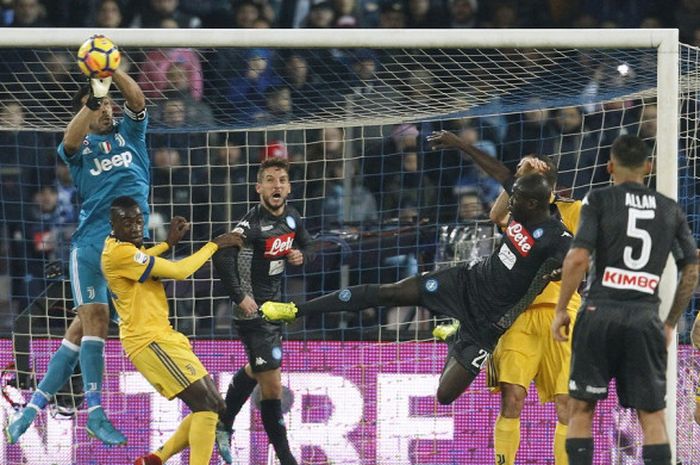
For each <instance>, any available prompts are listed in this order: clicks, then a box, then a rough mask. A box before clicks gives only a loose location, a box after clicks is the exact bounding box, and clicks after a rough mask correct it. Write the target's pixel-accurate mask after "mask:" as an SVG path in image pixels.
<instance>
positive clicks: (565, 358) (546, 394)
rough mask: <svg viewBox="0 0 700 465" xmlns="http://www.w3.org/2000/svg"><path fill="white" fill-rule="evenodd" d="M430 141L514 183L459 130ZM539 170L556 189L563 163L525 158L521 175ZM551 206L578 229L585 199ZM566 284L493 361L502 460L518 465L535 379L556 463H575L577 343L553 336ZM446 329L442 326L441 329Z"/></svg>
mask: <svg viewBox="0 0 700 465" xmlns="http://www.w3.org/2000/svg"><path fill="white" fill-rule="evenodd" d="M428 142H429V143H431V144H432V145H433V147H434V148H443V149H444V148H457V149H460V150H462V151H463V152H464V153H466V154H467V155H469V156H470V157H471V158H472V159H473V160H474V162H475V163H477V164H478V165H479V166H480V167H481V168H482V169H483V170H484V171H486V173H487V174H489V175H491V176H493V177H494V178H495V179H496V180H497V181H499V182H501V184H505V185H506V186H507V184H508V183H509V182H510V181H509V180H510V178H511V174H510V171H509V170H508V168H506V166H505V165H503V164H502V163H501V162H499V161H498V160H496V159H494V158H493V157H490V156H489V155H488V154H486V153H484V152H482V151H481V150H479V149H477V148H476V147H474V146H472V145H469V144H467V143H465V142H464V141H463V140H461V139H460V138H459V137H457V136H456V135H455V134H453V133H451V132H447V131H440V132H435V133H433V134H431V135H430V136H429V137H428ZM532 171H536V172H540V173H542V174H543V175H544V176H545V178H546V179H547V182H548V183H549V185H550V187H551V188H552V190H554V188H555V187H556V183H557V167H556V165H555V164H554V163H553V162H552V161H551V160H550V159H549V158H548V157H543V156H538V155H528V156H526V157H523V159H522V160H521V161H520V164H519V165H518V170H517V172H516V178H517V177H519V176H522V175H524V174H526V173H529V172H532ZM508 200H509V194H508V191H507V190H505V191H503V192H501V194H500V196H499V197H498V198H497V199H496V202H495V203H494V205H493V207H492V209H491V213H490V217H491V220H492V221H493V222H495V223H496V224H497V225H499V226H500V227H501V228H505V227H506V225H507V221H508V211H507V205H508ZM550 210H551V212H552V214H553V215H554V216H555V217H558V218H559V219H560V220H561V221H562V223H563V224H564V226H566V228H567V229H568V230H569V231H573V232H574V233H575V232H576V230H577V229H578V221H579V216H580V213H581V202H580V201H578V200H570V199H564V198H561V197H559V196H557V195H556V194H553V195H552V196H551V198H550ZM559 288H560V284H559V283H558V282H552V283H550V284H549V285H548V286H547V287H546V288H545V289H544V291H543V292H542V294H540V295H539V296H537V298H536V299H535V301H534V302H532V304H531V305H530V306H529V307H528V309H527V311H525V312H523V314H522V315H520V316H519V317H518V318H517V319H516V320H515V323H513V326H511V327H510V328H508V330H507V331H506V332H505V334H504V335H503V336H502V337H501V339H500V340H499V341H498V345H497V346H496V350H495V351H494V353H493V360H492V361H493V363H491V364H489V371H490V373H489V374H490V376H489V380H490V382H492V383H493V384H494V386H493V388H494V391H500V393H501V412H500V415H499V416H498V419H497V420H496V424H495V427H494V452H495V454H496V463H497V464H499V465H513V464H514V463H515V456H516V453H517V451H518V448H519V446H520V414H521V413H522V409H523V406H524V404H525V397H526V396H527V389H528V387H529V386H530V383H531V382H532V381H533V380H534V381H535V387H536V388H537V393H538V396H539V399H540V401H541V402H554V403H555V405H556V414H557V425H556V427H555V429H554V441H553V442H554V460H555V464H556V465H566V464H568V463H569V461H568V458H567V455H566V432H567V424H568V408H567V403H568V400H569V395H568V392H569V391H568V389H569V386H568V381H569V365H570V363H571V343H569V342H566V343H561V342H556V341H554V340H553V339H552V337H551V335H550V333H551V329H550V328H551V325H552V321H553V320H554V308H555V306H556V304H557V299H558V296H559ZM580 304H581V298H580V296H579V295H578V293H575V294H574V295H573V298H572V299H571V301H569V305H568V307H567V311H568V313H569V316H570V318H571V321H572V322H573V321H574V320H575V318H576V311H577V310H578V307H579V306H580ZM440 329H442V330H444V329H445V328H444V327H438V328H436V331H437V330H440Z"/></svg>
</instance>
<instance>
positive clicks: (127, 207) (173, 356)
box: [102, 197, 242, 465]
mask: <svg viewBox="0 0 700 465" xmlns="http://www.w3.org/2000/svg"><path fill="white" fill-rule="evenodd" d="M110 220H111V223H112V234H111V235H110V236H109V237H108V238H107V240H106V241H105V246H104V250H103V252H102V271H103V274H104V277H105V279H106V281H107V286H108V288H109V290H110V294H111V298H112V302H113V303H114V306H115V308H116V310H117V313H119V317H120V320H121V321H120V323H119V338H120V339H121V343H122V346H123V347H124V352H126V355H127V356H128V357H129V360H131V362H132V363H133V364H134V366H135V367H136V369H137V370H138V371H139V372H140V373H141V374H142V375H143V376H144V377H145V378H146V379H147V380H148V382H149V383H151V384H152V385H153V387H154V388H155V389H156V390H157V391H158V392H160V393H161V394H162V395H163V396H164V397H167V398H168V399H173V398H174V397H178V398H179V399H180V400H182V401H183V402H184V403H185V404H186V405H187V406H188V407H189V408H190V410H191V411H192V413H191V414H189V415H188V416H187V417H185V419H183V420H182V422H181V423H180V426H179V427H178V429H177V430H176V431H175V433H174V434H173V435H172V436H171V437H170V439H168V441H166V443H165V444H164V445H163V446H161V447H160V448H159V449H158V450H157V451H155V452H153V453H151V454H148V455H145V456H143V457H139V458H138V459H136V462H135V465H162V464H163V463H164V462H165V461H166V460H168V458H170V457H171V456H172V455H175V454H177V453H178V452H180V451H181V450H182V449H184V448H185V447H187V445H189V446H190V464H192V465H207V464H209V461H210V459H211V454H212V450H213V448H214V436H215V431H216V423H217V421H218V419H219V412H221V411H222V409H223V408H224V400H223V398H222V397H221V393H220V392H219V391H218V389H217V388H216V386H215V385H214V382H213V381H212V379H211V377H210V376H209V374H208V373H207V370H206V369H205V368H204V366H203V365H202V364H201V362H200V361H199V359H198V358H197V356H196V355H195V354H194V352H193V351H192V347H191V346H190V343H189V341H188V340H187V337H186V336H185V335H183V334H182V333H179V332H177V331H175V329H173V327H172V326H170V322H169V320H168V302H167V300H166V297H165V290H164V288H163V283H162V282H161V281H160V280H161V279H185V278H186V277H187V276H189V275H191V274H192V273H194V272H195V271H197V270H198V269H199V268H200V267H201V266H202V265H204V263H206V261H207V260H209V258H211V256H212V255H213V254H214V252H216V251H217V250H219V249H220V248H225V247H240V246H241V245H242V238H241V236H240V235H237V234H233V233H229V234H224V235H222V236H219V237H217V238H216V239H214V240H212V241H211V242H208V243H207V244H206V245H204V246H203V247H202V248H201V249H199V250H198V251H197V252H196V253H194V254H192V255H190V256H189V257H187V258H185V259H183V260H180V261H178V262H172V261H169V260H166V259H164V258H160V257H159V255H160V254H162V253H163V252H165V251H167V250H168V249H169V248H170V247H171V246H172V245H175V244H177V242H178V241H179V240H180V239H181V238H182V237H183V236H184V235H185V233H186V232H187V231H188V229H189V224H188V223H187V222H186V220H185V219H184V218H181V217H175V218H173V220H172V222H171V225H170V232H169V234H168V240H167V242H164V243H161V244H158V245H156V246H154V247H151V248H149V249H146V248H145V247H144V246H143V231H144V229H143V228H144V219H143V213H142V212H141V209H140V208H139V206H138V203H136V202H135V201H134V200H133V199H132V198H131V197H118V198H116V199H115V200H114V201H113V202H112V205H111V210H110Z"/></svg>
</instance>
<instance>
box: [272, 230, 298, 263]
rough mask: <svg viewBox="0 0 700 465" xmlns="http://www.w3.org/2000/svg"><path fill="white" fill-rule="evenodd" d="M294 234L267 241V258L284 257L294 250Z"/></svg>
mask: <svg viewBox="0 0 700 465" xmlns="http://www.w3.org/2000/svg"><path fill="white" fill-rule="evenodd" d="M294 236H295V234H294V233H289V234H283V235H281V236H276V237H270V238H268V239H267V241H265V258H275V257H283V256H285V255H287V254H288V253H289V251H290V250H292V243H293V242H294Z"/></svg>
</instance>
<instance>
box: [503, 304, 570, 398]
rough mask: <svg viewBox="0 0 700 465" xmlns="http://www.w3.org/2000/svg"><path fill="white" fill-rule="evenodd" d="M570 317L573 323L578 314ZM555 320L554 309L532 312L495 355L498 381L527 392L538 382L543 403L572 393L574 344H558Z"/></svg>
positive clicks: (517, 322)
mask: <svg viewBox="0 0 700 465" xmlns="http://www.w3.org/2000/svg"><path fill="white" fill-rule="evenodd" d="M569 316H570V317H571V321H572V322H573V321H574V319H575V318H576V312H574V311H572V310H571V309H569ZM553 319H554V306H552V305H549V304H544V305H537V306H533V307H530V308H528V309H527V310H526V311H525V312H523V313H522V314H521V315H520V316H519V317H518V318H517V319H516V320H515V323H513V326H511V327H510V328H508V330H507V331H506V332H505V333H504V334H503V336H501V338H500V339H499V340H498V344H497V345H496V350H494V352H493V361H492V362H493V366H494V368H495V370H496V376H495V379H497V380H498V382H499V383H509V384H517V385H519V386H523V387H524V388H525V389H528V388H529V387H530V382H531V381H533V380H534V381H535V387H536V388H537V394H538V396H539V398H540V402H552V401H553V400H554V396H555V395H557V394H568V392H569V386H568V384H569V366H570V364H571V341H569V342H566V343H562V342H556V341H555V340H554V338H553V337H552V333H551V327H552V320H553ZM572 329H573V328H572ZM492 376H493V374H492ZM498 390H499V389H498V387H497V386H495V387H494V389H493V391H494V392H495V391H498Z"/></svg>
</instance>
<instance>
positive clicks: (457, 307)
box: [420, 265, 503, 352]
mask: <svg viewBox="0 0 700 465" xmlns="http://www.w3.org/2000/svg"><path fill="white" fill-rule="evenodd" d="M469 273H470V271H469V269H468V268H467V267H466V266H461V265H460V266H453V267H450V268H445V269H443V270H438V271H431V272H430V273H424V274H422V275H421V276H420V290H421V302H420V304H421V305H422V306H423V307H426V308H428V309H430V310H432V311H434V312H436V313H440V314H441V315H446V316H449V317H452V318H455V319H457V320H459V322H460V333H461V334H462V339H463V340H465V341H471V342H472V343H473V344H474V345H476V346H479V348H484V349H487V350H488V351H489V352H492V351H493V348H494V347H495V346H496V343H497V342H498V338H499V337H500V336H501V334H502V333H503V330H502V329H500V328H497V327H496V326H495V325H494V324H493V323H492V322H490V321H489V315H487V314H486V312H485V311H484V310H480V307H479V306H477V305H473V302H472V301H471V298H470V295H469V293H468V292H467V289H469V282H470V276H469Z"/></svg>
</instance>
